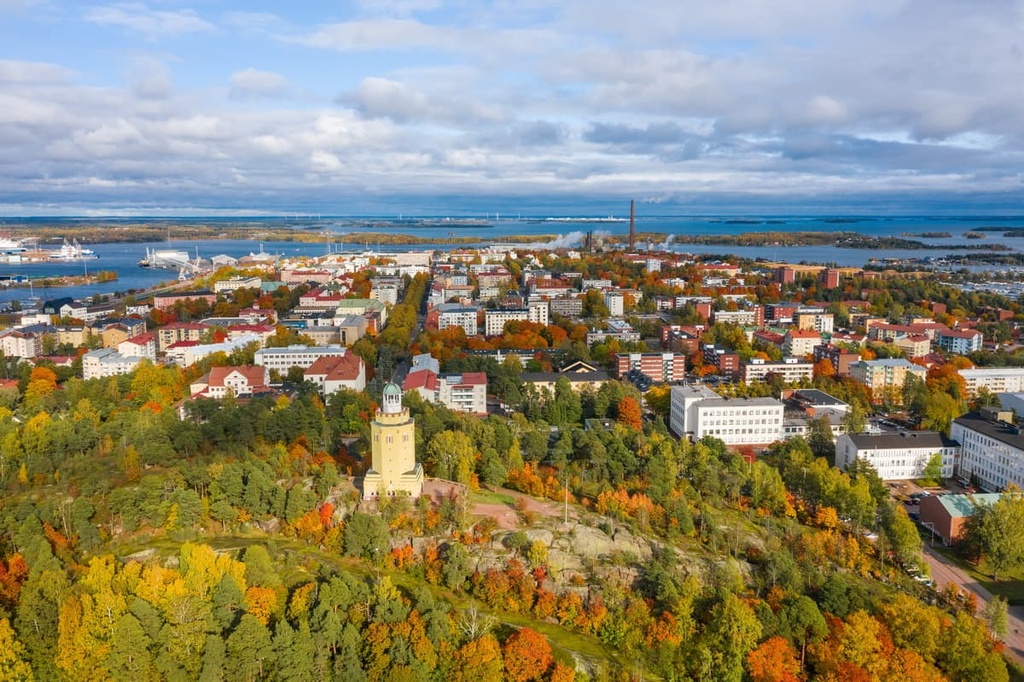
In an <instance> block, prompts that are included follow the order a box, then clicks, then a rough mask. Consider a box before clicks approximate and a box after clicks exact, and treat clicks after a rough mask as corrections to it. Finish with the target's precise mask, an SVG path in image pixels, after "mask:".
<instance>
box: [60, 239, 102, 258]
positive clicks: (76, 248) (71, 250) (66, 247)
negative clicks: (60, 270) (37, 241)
mask: <svg viewBox="0 0 1024 682" xmlns="http://www.w3.org/2000/svg"><path fill="white" fill-rule="evenodd" d="M88 258H99V256H97V255H96V253H95V252H94V251H93V250H92V249H86V248H84V247H82V245H81V244H79V243H78V240H77V239H75V240H73V241H72V242H68V240H67V239H65V240H64V243H63V244H61V247H60V248H59V249H58V250H56V251H53V252H51V253H50V260H85V259H88Z"/></svg>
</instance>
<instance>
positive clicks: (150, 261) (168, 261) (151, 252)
mask: <svg viewBox="0 0 1024 682" xmlns="http://www.w3.org/2000/svg"><path fill="white" fill-rule="evenodd" d="M139 267H143V268H156V269H159V270H180V269H181V268H183V267H187V268H191V267H192V259H191V258H190V256H189V255H188V251H181V250H178V249H149V248H147V249H146V257H145V258H142V259H141V260H139Z"/></svg>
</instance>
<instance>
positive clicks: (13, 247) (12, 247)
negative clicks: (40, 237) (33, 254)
mask: <svg viewBox="0 0 1024 682" xmlns="http://www.w3.org/2000/svg"><path fill="white" fill-rule="evenodd" d="M22 251H28V249H27V248H26V247H25V245H24V244H22V241H21V240H20V239H11V238H10V237H0V253H21V252H22Z"/></svg>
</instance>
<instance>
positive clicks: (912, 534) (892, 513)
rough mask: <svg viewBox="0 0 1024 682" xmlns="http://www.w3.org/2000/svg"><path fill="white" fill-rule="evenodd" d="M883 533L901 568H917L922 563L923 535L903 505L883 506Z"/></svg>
mask: <svg viewBox="0 0 1024 682" xmlns="http://www.w3.org/2000/svg"><path fill="white" fill-rule="evenodd" d="M882 532H883V533H884V534H885V538H886V542H887V543H888V545H889V548H890V549H891V550H892V553H893V556H894V557H895V559H896V561H897V562H898V563H899V564H900V565H901V566H905V567H911V566H917V565H918V564H919V563H920V562H921V535H920V534H919V533H918V532H917V526H916V525H914V522H913V521H911V520H910V517H909V516H907V512H906V510H905V509H904V508H903V506H902V505H896V504H893V503H891V502H889V503H886V504H883V505H882Z"/></svg>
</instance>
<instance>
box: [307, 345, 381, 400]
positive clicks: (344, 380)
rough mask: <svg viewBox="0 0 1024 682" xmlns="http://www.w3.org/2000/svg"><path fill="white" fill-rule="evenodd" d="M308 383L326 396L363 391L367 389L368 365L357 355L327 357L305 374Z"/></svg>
mask: <svg viewBox="0 0 1024 682" xmlns="http://www.w3.org/2000/svg"><path fill="white" fill-rule="evenodd" d="M303 377H304V378H305V379H306V381H312V382H313V383H315V384H316V385H317V386H318V387H319V388H320V391H321V392H322V393H323V394H324V395H325V396H329V395H332V394H334V393H337V392H338V391H340V390H342V389H348V390H350V391H357V392H358V391H362V390H363V389H365V388H366V363H365V362H364V361H363V359H362V358H361V357H359V356H358V355H356V354H355V353H345V354H344V355H325V356H322V357H320V358H317V360H316V361H315V362H314V363H313V364H312V365H310V366H309V368H308V369H306V371H305V372H303Z"/></svg>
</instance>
